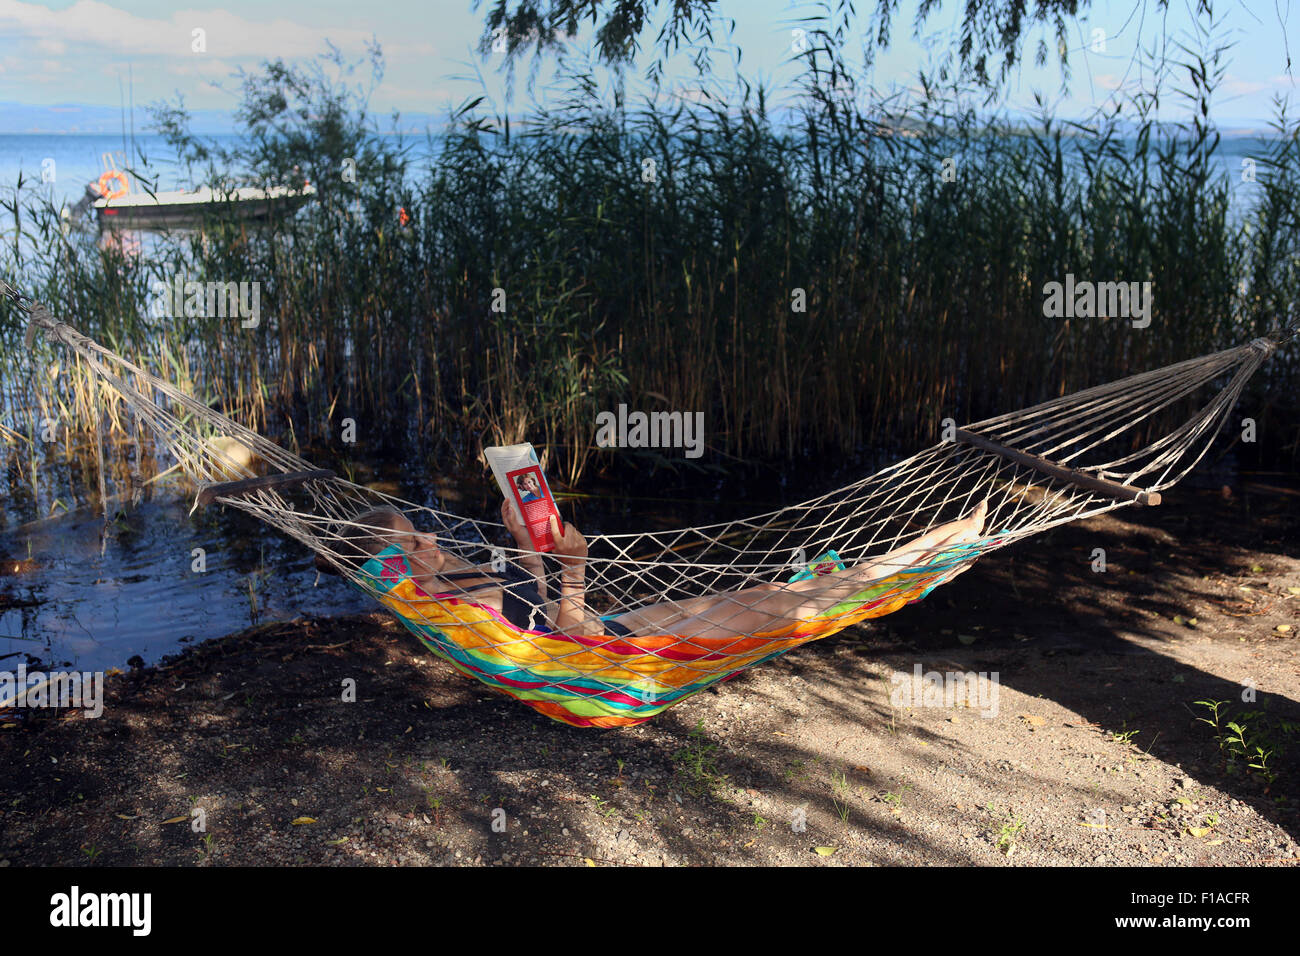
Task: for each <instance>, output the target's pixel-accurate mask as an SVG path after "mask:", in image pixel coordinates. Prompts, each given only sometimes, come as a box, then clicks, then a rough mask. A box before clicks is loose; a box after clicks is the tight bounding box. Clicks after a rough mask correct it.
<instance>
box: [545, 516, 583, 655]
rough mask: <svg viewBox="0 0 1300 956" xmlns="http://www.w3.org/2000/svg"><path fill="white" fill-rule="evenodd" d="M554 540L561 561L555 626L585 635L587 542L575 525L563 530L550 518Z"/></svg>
mask: <svg viewBox="0 0 1300 956" xmlns="http://www.w3.org/2000/svg"><path fill="white" fill-rule="evenodd" d="M551 540H553V541H554V542H555V556H556V558H557V559H558V560H559V562H560V598H559V601H558V604H557V607H556V609H555V620H554V621H553V622H552V626H553V627H554V628H555V630H557V631H559V632H560V633H562V634H582V633H584V632H585V630H586V629H587V628H588V621H587V539H586V538H584V537H583V536H582V532H580V531H579V530H578V529H577V528H575V527H574V526H573V525H571V524H569V525H565V526H564V529H563V531H561V529H560V524H559V522H558V521H557V520H556V518H555V515H551Z"/></svg>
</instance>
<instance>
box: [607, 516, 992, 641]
mask: <svg viewBox="0 0 1300 956" xmlns="http://www.w3.org/2000/svg"><path fill="white" fill-rule="evenodd" d="M987 513H988V500H987V499H985V500H984V501H981V502H980V503H979V505H978V506H977V507H976V509H975V511H974V512H973V513H971V514H970V515H969V516H967V517H966V518H962V519H960V520H958V521H949V522H947V523H945V524H942V525H939V526H938V527H935V528H932V529H931V530H929V531H927V532H926V533H924V534H922V535H920V536H918V537H916V538H914V539H912V540H911V541H909V542H908V543H907V544H905V545H903V546H902V547H901V548H898V549H896V550H894V551H891V552H889V553H888V554H886V555H883V556H881V557H879V558H873V559H872V560H870V561H864V562H862V563H861V564H858V565H855V566H853V567H852V568H846V569H845V570H843V571H836V572H833V573H831V574H824V575H817V576H815V577H811V578H805V579H803V580H802V581H794V582H790V583H774V584H759V585H756V586H754V587H750V588H744V589H742V590H739V591H727V592H723V593H721V594H710V595H705V596H703V597H698V598H688V599H687V600H684V601H665V602H662V603H659V604H652V605H649V606H647V607H642V608H637V609H635V610H633V611H628V612H627V613H625V614H620V615H619V616H618V617H617V618H616V620H618V621H619V623H621V624H623V625H625V626H627V627H628V628H630V629H631V630H632V631H633V632H637V631H641V632H647V631H656V630H667V629H670V628H671V629H672V630H673V631H674V632H676V633H692V634H694V635H696V636H701V635H703V634H704V633H710V634H713V635H715V636H716V634H717V633H718V632H725V633H731V634H749V633H754V632H755V631H761V630H768V629H771V628H775V627H780V626H782V625H785V624H789V623H792V622H794V621H799V620H803V619H805V618H807V617H811V616H812V615H813V614H816V613H819V612H821V611H824V610H827V609H828V608H832V607H834V606H835V605H836V604H839V603H841V602H843V601H846V600H849V599H850V598H852V597H853V596H854V595H855V594H858V593H860V592H861V591H862V590H863V589H864V587H866V586H867V585H869V584H870V583H871V582H872V581H878V580H880V579H882V578H886V577H889V576H890V575H892V574H897V573H898V572H899V571H905V570H907V569H908V568H912V567H915V566H917V565H918V564H921V563H922V562H923V561H924V560H925V559H926V558H927V557H929V556H930V555H932V554H934V553H937V552H940V551H943V550H944V549H945V548H949V547H952V546H953V545H956V544H967V543H970V542H973V541H977V540H979V537H980V534H981V533H982V531H983V528H984V519H985V516H986V515H987ZM954 576H955V573H952V572H950V573H949V574H948V575H947V578H945V579H944V580H947V579H948V578H951V577H954Z"/></svg>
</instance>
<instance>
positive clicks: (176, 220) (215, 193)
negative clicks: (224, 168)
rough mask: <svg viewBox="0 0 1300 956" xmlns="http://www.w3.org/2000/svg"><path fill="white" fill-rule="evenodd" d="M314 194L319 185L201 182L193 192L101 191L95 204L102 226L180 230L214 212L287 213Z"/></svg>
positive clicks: (244, 216) (253, 216) (254, 216)
mask: <svg viewBox="0 0 1300 956" xmlns="http://www.w3.org/2000/svg"><path fill="white" fill-rule="evenodd" d="M91 188H92V189H93V188H94V187H93V186H92V187H91ZM315 195H316V188H315V187H314V186H312V185H311V184H310V183H305V184H304V185H302V186H301V187H298V188H294V187H292V186H272V187H270V188H268V189H262V188H260V187H256V186H242V187H236V188H232V189H227V190H215V189H212V188H210V187H208V186H203V187H200V188H199V189H194V190H186V189H178V190H171V191H167V192H156V193H131V192H128V193H126V194H125V195H112V194H109V195H107V196H104V195H101V196H99V198H97V199H95V201H94V202H93V203H91V207H92V208H93V209H94V210H95V218H96V219H97V220H98V222H99V225H100V228H101V229H102V228H105V227H111V228H123V229H178V228H187V227H194V226H198V225H201V224H202V223H203V220H204V219H205V218H207V217H209V216H216V215H232V214H233V215H234V216H236V217H237V218H239V219H241V220H246V221H257V220H263V219H269V218H271V217H272V216H274V215H289V214H291V213H293V212H295V211H296V210H297V209H299V208H300V207H301V206H302V205H303V204H305V203H307V202H308V201H309V200H310V199H311V198H312V197H313V196H315Z"/></svg>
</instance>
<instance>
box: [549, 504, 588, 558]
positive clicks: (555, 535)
mask: <svg viewBox="0 0 1300 956" xmlns="http://www.w3.org/2000/svg"><path fill="white" fill-rule="evenodd" d="M551 540H552V541H554V542H555V556H556V558H557V559H558V560H559V562H560V563H561V564H562V565H564V566H565V567H566V568H582V567H583V566H584V565H585V564H586V563H587V539H586V538H584V537H583V536H582V532H581V531H579V530H578V529H577V528H575V527H574V526H573V525H571V524H568V525H565V526H564V530H563V531H561V530H560V522H559V521H558V520H557V519H556V517H555V515H551Z"/></svg>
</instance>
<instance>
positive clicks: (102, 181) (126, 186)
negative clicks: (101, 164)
mask: <svg viewBox="0 0 1300 956" xmlns="http://www.w3.org/2000/svg"><path fill="white" fill-rule="evenodd" d="M111 182H117V183H118V184H119V185H118V188H116V189H110V188H109V185H108V184H109V183H111ZM130 188H131V185H130V181H129V180H128V179H127V178H126V173H124V172H122V171H121V170H120V169H110V170H109V171H108V172H106V173H104V175H102V176H100V177H99V194H100V195H101V196H103V197H104V198H105V199H118V198H120V197H122V196H125V195H126V194H127V192H128V191H129V190H130Z"/></svg>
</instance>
